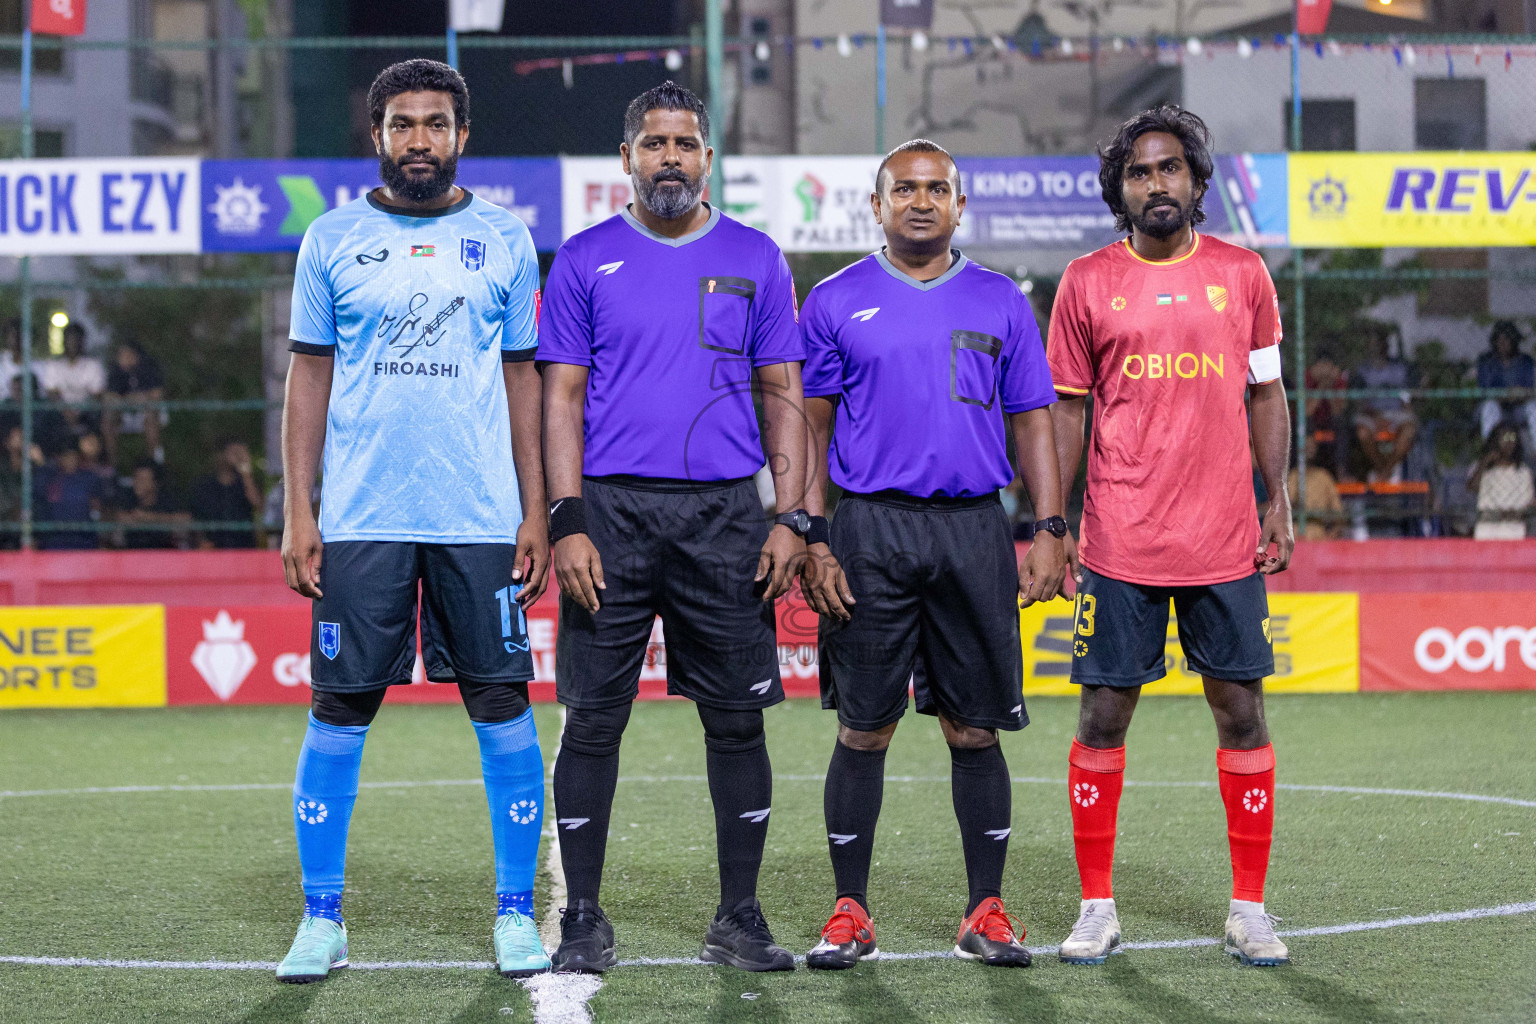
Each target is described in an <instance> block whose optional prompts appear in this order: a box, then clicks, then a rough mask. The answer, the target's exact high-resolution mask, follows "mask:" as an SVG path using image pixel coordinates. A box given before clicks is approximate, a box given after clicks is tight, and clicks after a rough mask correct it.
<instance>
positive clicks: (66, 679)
mask: <svg viewBox="0 0 1536 1024" xmlns="http://www.w3.org/2000/svg"><path fill="white" fill-rule="evenodd" d="M164 704H165V608H164V607H162V606H161V605H157V604H137V605H79V606H71V605H49V606H45V607H11V608H0V708H127V707H162V706H164Z"/></svg>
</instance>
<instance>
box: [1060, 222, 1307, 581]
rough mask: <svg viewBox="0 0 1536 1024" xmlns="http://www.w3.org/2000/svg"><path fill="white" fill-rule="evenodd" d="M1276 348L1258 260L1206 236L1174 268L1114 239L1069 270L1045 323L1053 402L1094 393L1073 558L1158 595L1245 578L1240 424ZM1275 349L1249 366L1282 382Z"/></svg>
mask: <svg viewBox="0 0 1536 1024" xmlns="http://www.w3.org/2000/svg"><path fill="white" fill-rule="evenodd" d="M1279 343H1280V303H1279V300H1278V299H1277V298H1276V296H1275V286H1274V282H1272V281H1271V280H1270V278H1269V270H1268V268H1266V267H1265V266H1264V261H1263V260H1262V259H1261V258H1260V257H1259V255H1258V254H1257V253H1255V252H1251V251H1249V250H1247V249H1244V248H1242V247H1240V246H1236V245H1230V244H1228V243H1226V242H1222V241H1219V240H1217V239H1215V238H1211V237H1209V236H1207V235H1200V234H1196V235H1195V241H1194V246H1193V247H1192V248H1191V249H1190V251H1189V252H1188V253H1186V254H1185V255H1183V256H1181V257H1179V258H1178V259H1173V260H1167V261H1165V262H1154V261H1152V260H1145V259H1142V258H1141V257H1140V256H1138V255H1136V253H1135V251H1134V250H1133V249H1132V248H1131V245H1130V241H1129V240H1128V239H1127V240H1122V241H1119V242H1116V243H1115V244H1114V245H1108V246H1105V247H1104V248H1102V249H1100V250H1098V251H1097V252H1092V253H1089V254H1088V255H1087V256H1083V257H1081V258H1079V259H1076V260H1073V261H1072V263H1071V265H1070V266H1068V267H1067V270H1066V273H1065V274H1063V275H1062V278H1061V285H1060V288H1059V289H1058V290H1057V292H1056V304H1055V307H1054V309H1052V311H1051V328H1050V340H1049V342H1048V344H1047V354H1048V356H1049V358H1050V364H1051V377H1052V379H1053V381H1054V382H1055V385H1056V390H1057V391H1059V392H1061V393H1062V394H1065V395H1086V394H1089V393H1090V392H1091V393H1092V394H1093V438H1092V444H1091V447H1090V448H1089V451H1088V492H1087V498H1086V501H1085V503H1084V507H1083V525H1082V533H1081V536H1080V538H1079V553H1080V555H1081V557H1082V560H1083V563H1084V564H1085V565H1087V566H1088V567H1089V568H1091V569H1092V570H1093V571H1094V572H1097V573H1100V574H1101V575H1104V576H1109V577H1112V578H1114V579H1118V580H1125V581H1127V582H1130V583H1141V584H1147V585H1152V586H1197V585H1202V584H1210V583H1225V582H1228V581H1230V580H1235V579H1241V578H1243V577H1245V576H1248V575H1251V574H1252V573H1253V572H1254V571H1255V568H1254V561H1253V556H1254V550H1255V549H1256V548H1257V547H1258V542H1259V520H1258V514H1257V511H1256V507H1255V504H1254V493H1253V472H1252V465H1253V464H1252V461H1251V456H1250V454H1249V451H1250V449H1249V438H1248V415H1247V410H1246V408H1245V406H1244V404H1243V401H1244V398H1245V396H1246V394H1247V389H1248V383H1249V380H1250V376H1249V366H1250V355H1251V353H1254V352H1257V351H1259V350H1261V349H1268V348H1271V347H1273V346H1275V345H1278V344H1279ZM1278 355H1279V350H1278V349H1276V350H1274V351H1272V352H1265V353H1263V355H1262V356H1261V357H1260V358H1259V359H1258V360H1255V365H1257V366H1259V367H1260V368H1261V373H1262V376H1260V377H1259V378H1258V382H1259V383H1268V382H1269V381H1270V380H1273V379H1274V378H1276V377H1278V376H1279V365H1280V364H1279V359H1278Z"/></svg>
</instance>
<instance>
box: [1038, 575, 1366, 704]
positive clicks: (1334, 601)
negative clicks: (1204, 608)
mask: <svg viewBox="0 0 1536 1024" xmlns="http://www.w3.org/2000/svg"><path fill="white" fill-rule="evenodd" d="M1019 627H1020V628H1019V633H1020V638H1021V640H1022V642H1023V645H1024V695H1025V696H1027V697H1029V696H1052V695H1060V694H1075V693H1077V690H1078V688H1077V687H1075V686H1073V685H1072V684H1071V682H1070V679H1069V676H1070V675H1071V671H1072V645H1073V640H1074V635H1075V634H1074V627H1075V623H1074V621H1073V614H1072V605H1070V604H1068V603H1066V602H1064V601H1052V602H1050V603H1048V604H1035V605H1031V606H1030V607H1028V608H1025V609H1023V610H1022V611H1020V612H1019ZM1096 628H1097V629H1100V630H1103V629H1105V628H1113V627H1112V625H1111V624H1109V623H1106V622H1104V621H1103V619H1102V616H1101V617H1100V621H1099V622H1098V624H1097V626H1096ZM1269 636H1270V641H1271V643H1272V644H1273V645H1274V650H1275V674H1274V675H1272V676H1270V677H1269V678H1268V679H1266V680H1265V681H1264V688H1265V690H1266V691H1268V692H1269V693H1343V692H1354V691H1355V690H1358V689H1360V597H1359V595H1358V594H1271V595H1269ZM1163 665H1164V667H1165V668H1166V669H1167V671H1168V675H1167V676H1166V677H1165V678H1163V679H1160V680H1158V681H1157V682H1155V683H1149V684H1148V685H1147V687H1146V689H1145V690H1144V691H1143V692H1145V693H1170V694H1182V693H1200V692H1201V684H1200V675H1199V673H1197V672H1193V671H1191V670H1190V667H1189V661H1188V659H1186V658H1185V657H1184V649H1183V648H1182V647H1181V646H1180V645H1179V632H1178V621H1177V618H1176V617H1175V616H1174V615H1173V614H1171V613H1170V615H1169V617H1168V639H1167V646H1166V647H1165V648H1164V653H1163Z"/></svg>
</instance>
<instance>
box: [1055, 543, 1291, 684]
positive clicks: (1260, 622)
mask: <svg viewBox="0 0 1536 1024" xmlns="http://www.w3.org/2000/svg"><path fill="white" fill-rule="evenodd" d="M1170 601H1172V602H1173V608H1174V611H1175V612H1177V614H1178V629H1179V643H1180V644H1181V645H1182V646H1183V648H1184V657H1185V658H1186V659H1187V660H1188V661H1189V667H1190V669H1191V670H1193V671H1195V672H1198V673H1199V674H1200V675H1202V676H1210V677H1211V678H1212V679H1228V680H1232V681H1234V682H1248V681H1250V680H1254V679H1263V678H1264V677H1265V676H1271V675H1274V673H1275V655H1274V649H1273V648H1272V647H1271V646H1270V642H1269V599H1268V596H1267V595H1266V593H1265V590H1264V577H1263V576H1262V575H1260V574H1259V573H1257V572H1256V573H1254V574H1253V575H1252V576H1245V577H1243V578H1242V579H1240V580H1232V581H1231V582H1229V583H1212V584H1209V585H1206V586H1196V587H1150V586H1144V585H1142V584H1140V583H1127V582H1126V581H1124V580H1117V579H1112V578H1111V577H1109V576H1103V575H1100V574H1099V573H1096V572H1094V571H1093V570H1092V569H1090V568H1088V567H1087V566H1086V565H1085V566H1083V582H1082V585H1081V586H1079V587H1078V588H1077V614H1076V617H1075V626H1074V629H1073V637H1072V681H1073V682H1074V683H1077V684H1079V685H1081V686H1120V687H1130V686H1142V685H1144V684H1146V683H1150V682H1154V681H1156V680H1158V679H1161V678H1163V677H1164V676H1165V675H1167V674H1168V669H1169V667H1170V665H1171V659H1170V658H1169V656H1168V653H1167V645H1168V604H1169V602H1170Z"/></svg>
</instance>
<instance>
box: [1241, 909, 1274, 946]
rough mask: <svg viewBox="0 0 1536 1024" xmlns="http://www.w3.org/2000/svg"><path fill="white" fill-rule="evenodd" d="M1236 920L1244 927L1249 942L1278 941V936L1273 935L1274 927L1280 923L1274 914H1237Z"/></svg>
mask: <svg viewBox="0 0 1536 1024" xmlns="http://www.w3.org/2000/svg"><path fill="white" fill-rule="evenodd" d="M1238 918H1239V919H1240V920H1241V921H1242V922H1243V923H1244V925H1246V928H1247V932H1248V940H1249V941H1250V942H1279V941H1280V936H1278V935H1276V934H1275V925H1276V924H1278V923H1279V922H1280V918H1278V917H1276V916H1275V915H1274V914H1270V913H1263V914H1254V913H1246V914H1239V915H1238Z"/></svg>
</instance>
